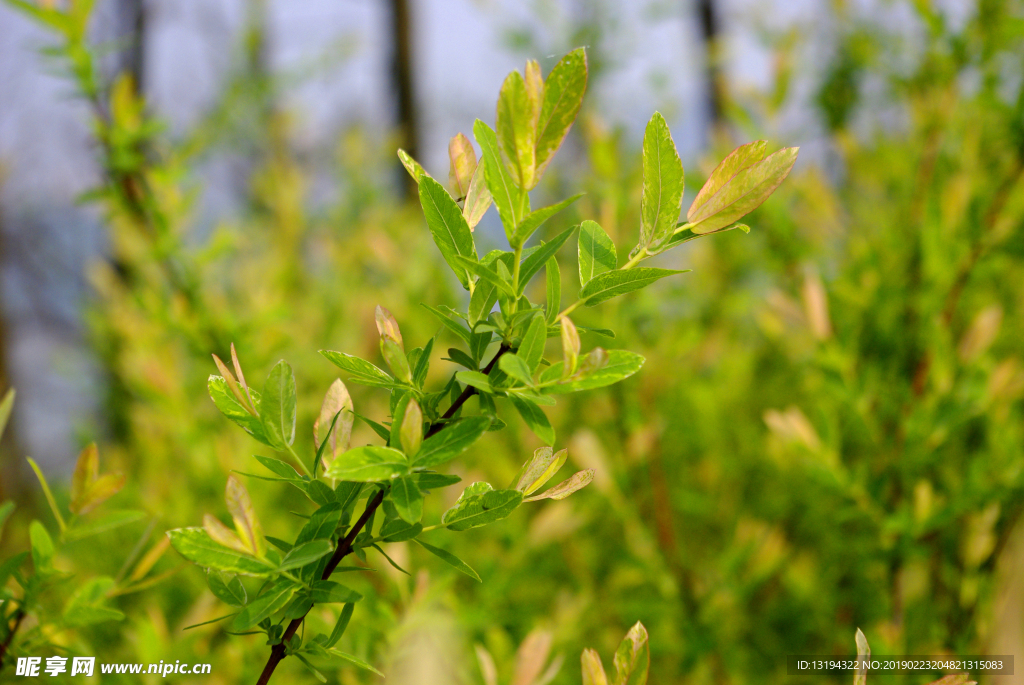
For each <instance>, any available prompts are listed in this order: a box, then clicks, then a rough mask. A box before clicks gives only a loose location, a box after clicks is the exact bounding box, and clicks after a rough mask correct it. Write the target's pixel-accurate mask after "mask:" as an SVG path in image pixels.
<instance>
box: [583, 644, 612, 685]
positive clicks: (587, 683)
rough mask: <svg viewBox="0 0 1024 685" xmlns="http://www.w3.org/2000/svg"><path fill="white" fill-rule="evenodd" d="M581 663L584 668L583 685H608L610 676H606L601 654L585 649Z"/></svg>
mask: <svg viewBox="0 0 1024 685" xmlns="http://www.w3.org/2000/svg"><path fill="white" fill-rule="evenodd" d="M580 662H581V666H582V668H583V685H608V676H607V675H605V672H604V666H603V665H602V664H601V655H600V654H598V653H597V652H596V651H594V650H593V649H584V650H583V654H581V655H580Z"/></svg>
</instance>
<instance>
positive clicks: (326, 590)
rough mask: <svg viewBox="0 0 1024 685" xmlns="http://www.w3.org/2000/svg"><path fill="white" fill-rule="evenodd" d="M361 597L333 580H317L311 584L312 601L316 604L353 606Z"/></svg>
mask: <svg viewBox="0 0 1024 685" xmlns="http://www.w3.org/2000/svg"><path fill="white" fill-rule="evenodd" d="M362 598H363V596H362V595H361V594H359V593H358V592H356V591H355V590H352V589H350V588H347V587H345V586H344V585H342V584H341V583H336V582H334V581H333V580H318V581H316V582H314V583H313V601H314V602H316V603H317V604H354V603H355V602H358V601H359V600H361V599H362Z"/></svg>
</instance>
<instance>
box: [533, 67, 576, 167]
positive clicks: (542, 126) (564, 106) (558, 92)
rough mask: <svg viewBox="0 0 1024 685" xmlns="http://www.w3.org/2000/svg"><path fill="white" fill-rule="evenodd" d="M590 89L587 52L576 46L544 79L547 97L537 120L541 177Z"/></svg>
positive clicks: (538, 161) (538, 158)
mask: <svg viewBox="0 0 1024 685" xmlns="http://www.w3.org/2000/svg"><path fill="white" fill-rule="evenodd" d="M586 90H587V54H586V52H585V51H584V50H583V48H576V49H575V50H573V51H572V52H570V53H569V54H567V55H566V56H565V57H563V58H562V59H561V60H560V61H559V62H558V64H556V65H555V68H554V69H552V70H551V73H550V74H548V77H547V79H545V81H544V101H543V103H542V104H541V108H540V118H539V119H538V121H537V162H536V164H537V171H536V175H535V178H538V179H539V178H540V177H541V175H542V174H543V173H544V171H545V169H547V166H548V164H550V163H551V159H552V158H553V157H554V156H555V152H557V151H558V148H559V147H561V146H562V141H563V140H565V136H566V134H568V133H569V128H570V127H571V126H572V122H573V121H575V120H576V115H577V113H579V111H580V105H582V104H583V94H584V93H585V92H586Z"/></svg>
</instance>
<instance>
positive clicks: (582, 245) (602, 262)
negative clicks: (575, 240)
mask: <svg viewBox="0 0 1024 685" xmlns="http://www.w3.org/2000/svg"><path fill="white" fill-rule="evenodd" d="M579 262H580V286H581V287H582V286H585V285H586V284H587V283H588V282H589V281H590V279H592V278H593V277H594V276H597V275H598V274H602V273H604V272H606V271H611V270H613V269H616V268H618V265H619V261H618V255H617V254H616V253H615V243H613V242H612V239H611V238H609V237H608V234H607V233H605V232H604V229H603V228H601V226H599V225H598V223H597V222H596V221H590V220H589V219H588V220H587V221H584V222H583V223H581V224H580V237H579Z"/></svg>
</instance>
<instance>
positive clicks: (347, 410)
mask: <svg viewBox="0 0 1024 685" xmlns="http://www.w3.org/2000/svg"><path fill="white" fill-rule="evenodd" d="M353 406H354V405H353V404H352V396H351V395H350V394H349V392H348V388H346V387H345V384H344V383H342V382H341V379H340V378H336V379H335V380H334V382H333V383H331V387H330V388H328V389H327V394H326V395H324V401H323V404H322V405H320V416H319V417H318V418H317V420H316V421H315V422H314V423H313V444H314V445H315V446H316V447H317V449H319V448H320V446H321V445H322V444H323V437H322V436H325V435H327V432H328V430H329V429H330V426H331V423H332V422H333V423H334V429H333V430H330V436H329V437H328V438H327V449H326V450H325V451H324V453H323V457H322V459H323V463H324V465H325V466H326V465H329V464H330V463H331V462H332V461H334V458H335V457H337V456H338V455H339V454H341V453H342V452H344V451H346V450H347V449H348V448H349V446H350V445H351V444H352V424H353V423H354V422H355V419H356V417H355V414H353V413H352V409H353ZM335 416H337V419H335ZM289 468H290V467H289Z"/></svg>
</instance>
